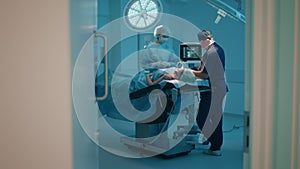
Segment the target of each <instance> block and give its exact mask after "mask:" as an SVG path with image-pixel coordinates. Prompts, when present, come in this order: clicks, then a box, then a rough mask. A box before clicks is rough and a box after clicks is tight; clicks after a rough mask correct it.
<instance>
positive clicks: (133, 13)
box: [124, 0, 162, 30]
mask: <svg viewBox="0 0 300 169" xmlns="http://www.w3.org/2000/svg"><path fill="white" fill-rule="evenodd" d="M161 12H162V6H161V2H160V1H159V0H131V1H130V2H129V3H128V4H127V6H126V7H125V11H124V15H125V19H126V22H127V24H128V25H129V26H130V27H131V28H133V29H137V30H143V29H146V28H148V27H150V26H152V25H154V24H155V23H156V22H157V21H158V20H159V18H160V13H161Z"/></svg>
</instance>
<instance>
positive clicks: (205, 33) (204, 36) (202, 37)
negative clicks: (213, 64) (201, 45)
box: [198, 30, 212, 41]
mask: <svg viewBox="0 0 300 169" xmlns="http://www.w3.org/2000/svg"><path fill="white" fill-rule="evenodd" d="M211 38H212V34H211V33H210V32H209V31H206V30H202V31H200V32H199V33H198V40H199V41H201V40H207V39H211Z"/></svg>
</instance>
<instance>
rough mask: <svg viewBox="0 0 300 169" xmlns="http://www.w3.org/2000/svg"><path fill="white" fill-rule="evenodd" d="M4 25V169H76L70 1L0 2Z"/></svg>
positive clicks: (0, 122) (0, 103)
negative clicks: (73, 164)
mask: <svg viewBox="0 0 300 169" xmlns="http://www.w3.org/2000/svg"><path fill="white" fill-rule="evenodd" d="M0 22H1V27H0V34H1V38H0V52H1V54H0V55H1V56H0V77H1V84H0V93H1V95H0V168H2V169H18V168H23V169H41V168H42V169H53V168H56V169H62V168H63V169H71V168H72V150H71V149H72V146H71V145H72V137H71V95H70V86H71V84H70V80H71V71H70V70H71V69H70V45H69V44H70V40H69V39H70V37H69V35H70V32H69V1H67V0H53V1H40V0H27V1H1V3H0Z"/></svg>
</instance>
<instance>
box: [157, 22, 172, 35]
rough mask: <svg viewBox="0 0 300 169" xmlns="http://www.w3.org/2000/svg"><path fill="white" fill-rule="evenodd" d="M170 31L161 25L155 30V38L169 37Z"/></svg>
mask: <svg viewBox="0 0 300 169" xmlns="http://www.w3.org/2000/svg"><path fill="white" fill-rule="evenodd" d="M169 33H170V31H169V29H168V28H167V27H166V26H164V25H159V26H157V27H155V29H154V36H159V35H166V36H169Z"/></svg>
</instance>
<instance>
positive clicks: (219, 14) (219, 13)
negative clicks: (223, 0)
mask: <svg viewBox="0 0 300 169" xmlns="http://www.w3.org/2000/svg"><path fill="white" fill-rule="evenodd" d="M217 14H218V16H217V18H216V20H215V24H218V23H219V22H220V20H221V18H222V17H225V16H226V15H227V13H226V12H225V11H224V10H222V9H218V12H217Z"/></svg>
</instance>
